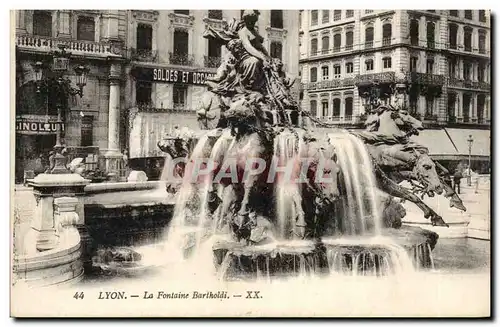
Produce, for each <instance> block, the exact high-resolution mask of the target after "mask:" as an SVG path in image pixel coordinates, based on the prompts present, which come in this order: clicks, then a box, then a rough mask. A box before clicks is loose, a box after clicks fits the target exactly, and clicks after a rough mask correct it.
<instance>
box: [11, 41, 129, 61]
mask: <svg viewBox="0 0 500 327" xmlns="http://www.w3.org/2000/svg"><path fill="white" fill-rule="evenodd" d="M60 44H63V45H65V46H66V47H65V50H66V51H70V52H72V53H73V54H75V55H79V54H80V55H86V56H95V57H103V58H105V57H109V56H113V57H121V56H122V55H124V53H123V47H122V46H121V45H120V44H115V43H104V42H92V41H78V40H67V39H58V38H50V37H43V36H35V35H17V36H16V46H17V47H18V48H19V49H21V50H27V51H36V52H50V51H54V50H57V49H59V48H58V46H59V45H60Z"/></svg>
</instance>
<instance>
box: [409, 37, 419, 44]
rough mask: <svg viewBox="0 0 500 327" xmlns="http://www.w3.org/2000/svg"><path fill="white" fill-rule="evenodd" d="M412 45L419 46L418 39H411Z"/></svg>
mask: <svg viewBox="0 0 500 327" xmlns="http://www.w3.org/2000/svg"><path fill="white" fill-rule="evenodd" d="M410 44H411V45H415V46H418V37H411V38H410Z"/></svg>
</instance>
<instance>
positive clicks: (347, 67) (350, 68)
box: [345, 62, 354, 74]
mask: <svg viewBox="0 0 500 327" xmlns="http://www.w3.org/2000/svg"><path fill="white" fill-rule="evenodd" d="M345 72H346V74H352V73H353V72H354V65H353V64H352V62H348V63H346V64H345Z"/></svg>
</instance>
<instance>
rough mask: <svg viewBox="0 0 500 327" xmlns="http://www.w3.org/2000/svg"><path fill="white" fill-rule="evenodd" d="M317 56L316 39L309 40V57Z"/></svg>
mask: <svg viewBox="0 0 500 327" xmlns="http://www.w3.org/2000/svg"><path fill="white" fill-rule="evenodd" d="M317 54H318V39H312V40H311V55H312V56H315V55H317Z"/></svg>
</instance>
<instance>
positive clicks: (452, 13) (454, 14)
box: [450, 10, 458, 17]
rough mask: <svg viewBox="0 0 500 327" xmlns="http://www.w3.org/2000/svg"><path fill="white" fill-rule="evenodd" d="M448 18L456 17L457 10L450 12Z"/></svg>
mask: <svg viewBox="0 0 500 327" xmlns="http://www.w3.org/2000/svg"><path fill="white" fill-rule="evenodd" d="M450 16H454V17H458V10H450Z"/></svg>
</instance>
